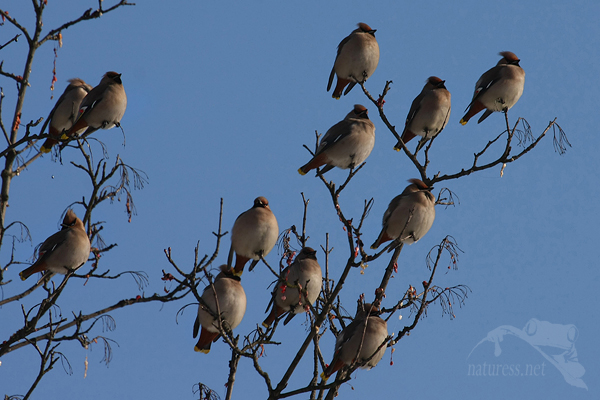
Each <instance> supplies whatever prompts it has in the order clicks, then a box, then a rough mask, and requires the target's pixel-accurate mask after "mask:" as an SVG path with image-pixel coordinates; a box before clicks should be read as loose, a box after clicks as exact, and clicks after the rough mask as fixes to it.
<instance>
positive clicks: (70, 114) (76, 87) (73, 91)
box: [40, 78, 92, 153]
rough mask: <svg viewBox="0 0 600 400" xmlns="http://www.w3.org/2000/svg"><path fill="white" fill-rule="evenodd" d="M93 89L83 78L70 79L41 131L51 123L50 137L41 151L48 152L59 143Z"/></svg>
mask: <svg viewBox="0 0 600 400" xmlns="http://www.w3.org/2000/svg"><path fill="white" fill-rule="evenodd" d="M91 90H92V87H91V86H90V85H88V84H87V83H85V82H84V81H83V80H82V79H79V78H73V79H69V85H68V86H67V87H66V88H65V91H64V92H63V94H62V95H61V96H60V97H59V98H58V100H57V101H56V104H55V105H54V108H52V111H50V114H49V115H48V118H46V122H44V125H43V126H42V130H41V133H44V130H45V129H46V127H47V126H48V125H49V128H48V133H49V134H50V137H49V138H48V139H46V141H45V142H44V144H43V145H42V147H41V149H40V151H41V152H42V153H48V152H50V150H52V146H54V145H55V144H57V143H58V139H60V137H61V136H62V135H63V133H64V132H66V131H68V130H69V129H70V128H71V127H72V126H73V124H74V123H75V121H76V120H77V117H78V116H79V107H80V105H81V101H82V100H83V99H84V98H85V96H87V94H88V93H89V92H90V91H91Z"/></svg>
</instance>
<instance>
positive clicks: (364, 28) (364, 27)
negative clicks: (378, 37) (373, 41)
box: [357, 22, 377, 33]
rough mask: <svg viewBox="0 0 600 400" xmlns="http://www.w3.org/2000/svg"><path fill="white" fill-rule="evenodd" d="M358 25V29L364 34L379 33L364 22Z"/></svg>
mask: <svg viewBox="0 0 600 400" xmlns="http://www.w3.org/2000/svg"><path fill="white" fill-rule="evenodd" d="M357 25H358V29H360V30H361V31H363V32H367V33H375V32H376V31H377V30H376V29H371V27H370V26H369V25H367V24H365V23H364V22H359V23H358V24H357Z"/></svg>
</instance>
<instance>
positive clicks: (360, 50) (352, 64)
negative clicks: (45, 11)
mask: <svg viewBox="0 0 600 400" xmlns="http://www.w3.org/2000/svg"><path fill="white" fill-rule="evenodd" d="M375 32H376V29H371V27H370V26H369V25H367V24H365V23H363V22H360V23H359V24H358V28H357V29H355V30H354V31H352V33H351V34H350V35H348V36H346V37H345V38H344V39H343V40H342V41H341V42H340V44H339V45H338V51H337V56H336V57H335V63H334V64H333V68H332V69H331V74H330V75H329V82H328V83H327V91H328V92H329V90H330V89H331V84H332V83H333V78H334V76H335V75H337V77H338V80H337V85H336V87H335V89H334V91H333V95H332V97H333V98H334V99H339V98H340V97H341V96H342V91H343V90H344V87H346V85H348V84H349V86H348V88H347V89H346V92H345V93H344V95H346V94H348V92H350V90H352V88H353V87H354V85H356V83H357V82H364V81H366V80H367V79H368V78H369V77H370V76H371V75H373V72H375V69H376V68H377V64H379V45H378V44H377V39H375Z"/></svg>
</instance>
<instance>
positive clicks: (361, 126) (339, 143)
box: [298, 104, 375, 175]
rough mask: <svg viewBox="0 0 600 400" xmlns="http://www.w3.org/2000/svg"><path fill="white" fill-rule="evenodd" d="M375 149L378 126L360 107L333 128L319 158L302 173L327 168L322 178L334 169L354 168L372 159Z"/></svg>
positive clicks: (318, 150)
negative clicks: (376, 127)
mask: <svg viewBox="0 0 600 400" xmlns="http://www.w3.org/2000/svg"><path fill="white" fill-rule="evenodd" d="M373 146H375V125H373V122H371V120H370V119H369V115H368V111H367V109H366V108H365V107H364V106H362V105H360V104H356V105H355V106H354V109H353V110H352V111H350V112H349V113H348V115H346V117H345V118H344V119H343V120H342V121H340V122H338V123H337V124H335V125H334V126H332V127H331V128H329V130H328V131H327V132H326V133H325V136H323V139H322V140H321V143H320V144H319V147H318V148H317V152H316V153H315V156H314V157H313V158H312V159H311V160H310V161H309V162H308V163H306V164H305V165H303V166H302V167H300V169H298V172H299V173H300V175H306V173H307V172H308V171H310V170H311V169H315V168H318V167H320V166H322V165H326V167H325V168H323V169H322V170H321V172H320V173H321V174H324V173H325V172H327V171H329V170H330V169H332V168H333V167H339V168H341V169H348V168H354V167H356V166H357V165H360V164H361V163H362V162H363V161H365V160H366V159H367V157H369V154H371V151H372V150H373Z"/></svg>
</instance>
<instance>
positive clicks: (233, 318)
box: [194, 265, 246, 353]
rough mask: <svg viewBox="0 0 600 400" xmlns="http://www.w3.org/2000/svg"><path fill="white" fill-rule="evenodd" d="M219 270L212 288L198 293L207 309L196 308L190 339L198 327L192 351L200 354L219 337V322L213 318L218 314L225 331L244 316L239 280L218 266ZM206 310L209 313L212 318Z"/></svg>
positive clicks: (235, 324) (227, 269) (201, 306)
mask: <svg viewBox="0 0 600 400" xmlns="http://www.w3.org/2000/svg"><path fill="white" fill-rule="evenodd" d="M220 269H221V272H220V273H219V274H218V275H217V277H216V278H215V281H214V282H213V285H212V286H211V285H209V286H207V287H206V288H205V289H204V292H203V293H202V300H203V301H204V302H205V303H206V305H207V306H208V309H206V308H205V307H204V306H203V305H200V306H199V307H198V317H197V318H196V322H195V323H194V337H196V336H198V331H199V330H200V327H202V330H201V332H200V337H199V338H198V343H196V346H195V347H194V350H195V351H199V352H201V353H208V352H209V351H210V346H211V344H212V342H214V341H216V340H217V339H218V338H219V336H220V333H219V328H218V327H219V322H218V320H217V319H216V318H215V317H214V316H213V314H215V315H216V314H219V313H220V315H221V317H222V323H223V324H224V325H225V327H227V328H228V329H234V328H235V327H237V326H238V325H239V324H240V322H242V319H243V318H244V314H245V313H246V293H245V292H244V288H243V287H242V284H241V283H240V278H239V276H237V275H235V274H234V271H233V270H232V269H231V268H229V267H227V265H222V266H221V267H220ZM217 304H218V307H217ZM208 310H211V311H212V314H211V312H209V311H208Z"/></svg>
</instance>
